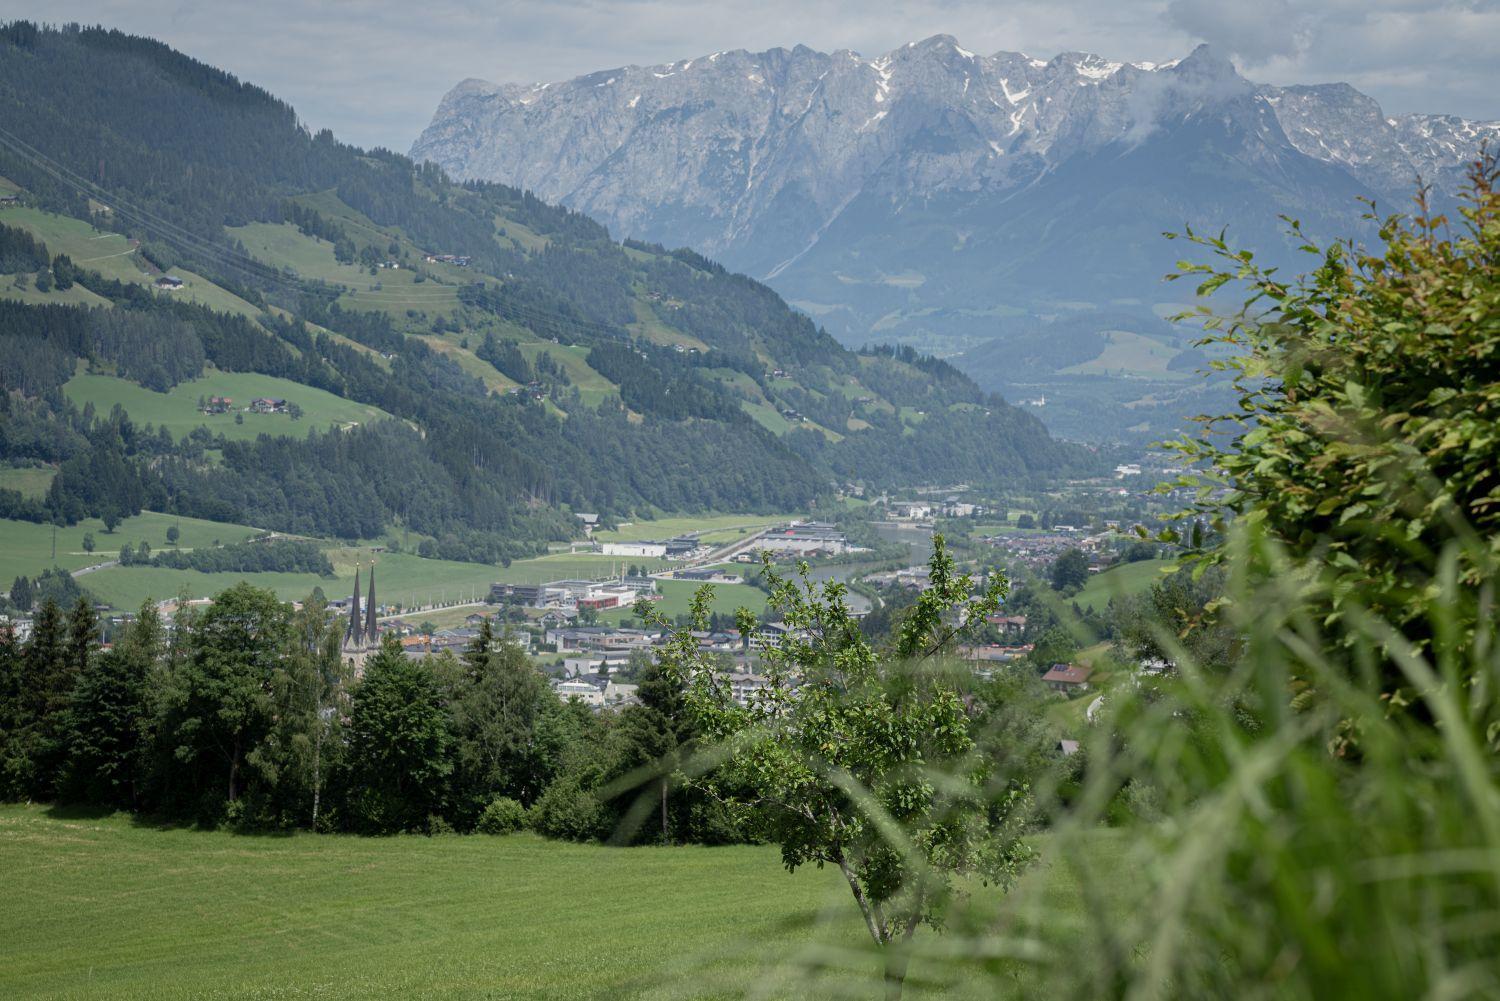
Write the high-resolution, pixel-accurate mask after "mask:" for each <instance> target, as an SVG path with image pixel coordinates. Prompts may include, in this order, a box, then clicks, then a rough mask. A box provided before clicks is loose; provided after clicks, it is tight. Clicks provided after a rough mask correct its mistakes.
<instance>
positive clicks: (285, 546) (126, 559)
mask: <svg viewBox="0 0 1500 1001" xmlns="http://www.w3.org/2000/svg"><path fill="white" fill-rule="evenodd" d="M120 564H121V565H122V566H127V567H129V566H152V567H168V568H170V569H172V570H199V571H201V572H203V573H315V574H318V575H320V576H323V577H332V576H333V563H332V562H331V561H330V560H329V559H328V555H327V554H326V553H324V552H323V550H321V549H319V548H318V546H317V545H316V544H315V543H312V542H307V541H305V540H300V539H274V540H268V541H254V540H252V541H250V542H236V543H233V544H231V545H227V546H210V547H208V548H195V549H189V550H187V551H183V550H181V549H164V550H160V551H158V552H154V553H153V552H152V551H151V547H150V546H149V545H147V544H146V543H145V542H144V541H143V542H141V543H140V544H139V545H137V546H131V545H129V544H128V543H127V544H126V545H124V546H122V547H121V549H120Z"/></svg>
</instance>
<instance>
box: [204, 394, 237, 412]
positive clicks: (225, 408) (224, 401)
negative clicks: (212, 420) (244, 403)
mask: <svg viewBox="0 0 1500 1001" xmlns="http://www.w3.org/2000/svg"><path fill="white" fill-rule="evenodd" d="M232 406H234V400H233V399H231V398H230V397H228V396H210V397H209V398H208V403H206V404H205V405H204V407H203V412H204V413H205V414H227V413H229V408H230V407H232Z"/></svg>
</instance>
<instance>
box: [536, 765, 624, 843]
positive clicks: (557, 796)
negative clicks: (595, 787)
mask: <svg viewBox="0 0 1500 1001" xmlns="http://www.w3.org/2000/svg"><path fill="white" fill-rule="evenodd" d="M528 819H529V821H530V825H531V828H532V830H534V831H536V832H537V833H539V834H545V835H547V836H548V837H552V838H567V839H568V840H570V841H596V840H600V839H602V838H605V837H607V836H608V835H609V833H610V832H609V815H608V813H607V812H606V811H605V809H604V805H603V804H602V803H600V802H599V797H597V796H595V795H594V794H593V793H592V792H590V791H589V790H587V789H585V788H583V786H582V785H580V784H579V782H578V780H577V779H576V778H574V777H572V776H565V777H563V778H560V779H558V780H557V781H556V782H554V783H552V785H550V786H548V787H547V791H546V792H544V793H543V794H542V796H541V798H540V799H538V800H537V801H536V802H535V803H534V804H532V807H531V811H530V815H529V818H528Z"/></svg>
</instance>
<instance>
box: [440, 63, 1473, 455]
mask: <svg viewBox="0 0 1500 1001" xmlns="http://www.w3.org/2000/svg"><path fill="white" fill-rule="evenodd" d="M1497 140H1500V123H1495V122H1470V121H1464V120H1462V119H1458V118H1454V117H1449V116H1444V115H1403V116H1397V117H1392V116H1388V115H1387V114H1385V113H1384V112H1383V111H1382V110H1381V108H1380V107H1379V105H1377V104H1376V102H1375V101H1373V100H1372V99H1370V98H1369V97H1367V96H1365V95H1363V94H1361V93H1360V92H1359V91H1357V90H1355V89H1353V88H1352V87H1349V86H1347V85H1345V84H1328V85H1318V86H1291V87H1273V86H1266V85H1258V84H1255V83H1253V82H1251V81H1249V80H1246V79H1245V78H1243V77H1242V76H1240V75H1239V73H1238V72H1236V70H1235V68H1234V67H1233V65H1231V63H1230V62H1229V61H1228V60H1226V59H1223V58H1220V57H1219V56H1217V55H1216V54H1215V53H1214V52H1212V51H1210V50H1209V49H1207V48H1206V47H1200V48H1199V49H1197V50H1196V51H1194V52H1193V53H1192V54H1191V55H1189V56H1188V57H1187V58H1185V59H1182V60H1180V61H1175V62H1172V63H1167V64H1162V65H1153V64H1150V63H1127V62H1111V61H1109V60H1106V59H1104V58H1102V57H1100V56H1097V55H1089V54H1084V53H1078V52H1065V53H1062V54H1061V55H1058V56H1056V57H1055V58H1052V59H1050V60H1041V59H1033V58H1030V57H1029V56H1026V55H1024V54H1021V53H1017V52H999V53H996V54H994V55H990V56H986V55H980V54H977V53H974V52H970V51H967V50H966V49H964V48H963V47H961V46H960V45H959V43H958V42H957V41H956V40H955V39H953V38H951V37H949V36H946V35H938V36H935V37H932V38H929V39H927V40H925V41H922V42H914V43H911V44H908V45H906V46H903V47H901V48H898V49H896V50H894V51H892V52H888V53H886V54H884V55H881V56H878V57H875V58H866V57H864V56H861V55H859V54H857V53H854V52H850V51H847V50H844V51H838V52H834V53H824V52H816V51H813V50H811V49H809V48H806V47H802V46H798V47H797V48H795V49H792V50H790V51H788V50H786V49H771V50H769V51H766V52H746V51H734V52H718V53H714V54H712V55H709V56H704V57H701V58H695V59H688V60H684V61H680V62H676V63H672V64H668V65H662V66H651V67H639V66H629V67H624V68H620V69H611V70H605V71H601V72H598V73H593V74H590V75H588V76H583V77H579V78H577V79H574V80H570V81H566V82H562V83H554V84H545V85H517V84H506V85H503V86H497V85H494V84H490V83H485V82H483V81H479V80H466V81H464V82H462V83H460V84H459V85H458V86H456V87H455V88H454V89H453V90H452V91H451V92H450V93H449V94H448V95H447V97H445V98H444V99H443V101H442V103H441V105H440V106H439V107H438V109H437V112H436V114H435V115H434V116H433V119H432V122H431V125H430V126H429V127H428V128H427V130H426V131H425V132H424V133H423V134H422V136H421V137H420V138H419V139H418V140H417V142H416V144H415V145H414V146H413V147H412V151H411V152H412V156H413V157H414V158H415V159H417V160H419V161H422V160H428V161H432V162H434V163H437V164H439V165H441V166H442V167H443V168H444V169H445V170H446V171H448V172H449V173H450V174H451V175H452V176H454V177H458V178H463V179H482V180H487V181H497V182H503V183H506V184H512V185H517V186H520V187H523V188H526V189H529V190H532V191H535V192H536V193H537V194H538V195H539V196H541V197H543V198H546V199H548V200H550V201H555V202H558V203H560V204H563V205H567V206H570V207H572V208H575V209H578V210H580V211H583V212H587V213H589V214H590V215H591V216H592V217H594V218H596V219H598V220H600V221H601V222H603V223H604V224H605V225H607V226H609V227H610V229H611V230H612V231H613V232H616V233H618V234H625V235H632V236H634V237H637V238H640V239H644V240H648V241H662V240H668V239H670V240H672V241H676V242H686V243H688V244H690V245H692V246H694V247H696V248H698V249H699V250H701V251H703V252H704V253H707V254H710V255H712V256H714V257H716V258H718V259H720V260H723V261H724V262H725V263H726V264H727V265H728V266H730V267H733V268H737V269H742V270H744V271H746V272H747V273H749V274H752V275H755V276H758V277H760V278H761V279H762V280H764V281H766V282H768V283H769V284H770V285H771V286H772V287H774V288H775V289H776V290H777V291H778V292H780V293H781V294H782V295H784V296H785V297H786V298H787V300H788V301H790V302H791V303H792V304H793V305H794V306H796V307H797V308H799V309H801V310H803V311H805V312H806V313H807V314H809V315H811V316H813V317H815V318H816V319H817V321H818V322H819V323H821V324H823V325H824V326H825V327H826V329H827V330H828V331H829V332H830V333H832V334H834V335H835V336H836V337H837V338H838V339H839V340H841V341H842V342H844V343H845V344H849V345H852V346H859V345H864V344H870V343H889V342H898V343H902V344H909V345H913V346H915V347H917V348H919V349H921V350H924V351H930V352H933V353H935V354H938V355H940V356H943V357H951V358H953V360H954V361H955V363H956V364H957V365H958V366H959V367H960V368H962V369H964V370H965V371H967V372H968V373H969V374H970V375H971V376H972V377H973V378H974V379H975V380H976V381H977V382H978V383H979V384H980V385H981V386H983V387H985V388H987V389H991V390H996V391H1000V392H1003V393H1004V394H1005V395H1006V396H1007V398H1009V399H1012V400H1013V401H1028V402H1030V403H1031V405H1032V406H1034V407H1036V408H1037V409H1036V412H1037V413H1039V414H1041V415H1042V416H1043V417H1044V418H1045V419H1046V420H1047V422H1048V424H1049V425H1051V426H1052V427H1053V429H1054V430H1057V431H1060V432H1063V433H1065V434H1067V435H1069V436H1072V437H1078V438H1085V439H1095V440H1110V439H1122V438H1123V439H1136V440H1140V439H1144V438H1148V437H1151V436H1159V435H1161V434H1163V433H1165V432H1167V431H1170V430H1171V429H1172V428H1173V427H1174V426H1177V425H1178V423H1179V422H1180V421H1181V419H1182V418H1183V417H1184V416H1186V415H1189V414H1192V413H1196V412H1199V410H1201V408H1202V406H1203V405H1204V404H1205V403H1207V402H1209V398H1210V397H1211V396H1212V394H1213V392H1214V390H1213V389H1212V387H1209V388H1207V389H1205V388H1204V386H1203V384H1202V381H1201V380H1200V379H1199V378H1198V377H1197V375H1196V374H1195V373H1196V372H1197V371H1198V370H1199V369H1201V368H1202V367H1203V363H1204V358H1203V357H1202V355H1201V354H1200V353H1199V352H1197V351H1196V350H1193V349H1191V347H1190V341H1191V340H1192V331H1190V330H1187V331H1185V330H1182V329H1174V328H1173V326H1172V325H1170V324H1169V323H1167V322H1165V320H1164V319H1163V317H1165V316H1169V315H1171V314H1173V313H1175V312H1177V311H1178V310H1179V309H1181V307H1182V306H1183V305H1186V304H1188V300H1189V299H1190V295H1191V293H1190V290H1188V289H1186V288H1180V287H1178V286H1164V285H1163V282H1162V279H1163V276H1164V275H1165V274H1167V273H1168V272H1170V271H1172V270H1173V268H1174V265H1175V262H1176V261H1177V260H1178V259H1179V258H1181V257H1183V256H1185V253H1184V247H1183V244H1181V243H1176V244H1174V243H1171V242H1169V241H1167V240H1165V239H1163V236H1162V230H1163V228H1164V227H1173V228H1177V229H1179V230H1181V229H1182V228H1183V227H1186V226H1192V227H1193V228H1195V229H1200V230H1204V231H1212V232H1215V233H1216V232H1218V231H1219V230H1220V229H1221V228H1224V227H1227V228H1228V232H1229V237H1230V239H1231V241H1232V242H1234V243H1235V244H1236V245H1238V246H1242V247H1247V248H1249V249H1252V250H1254V251H1255V252H1256V254H1257V259H1260V260H1267V259H1268V260H1270V261H1272V262H1273V263H1276V264H1278V265H1281V266H1283V267H1287V268H1291V269H1295V270H1307V269H1308V263H1307V262H1308V260H1309V259H1308V258H1307V257H1306V256H1305V255H1300V254H1298V253H1297V252H1296V248H1297V246H1298V245H1299V243H1300V241H1298V240H1295V239H1293V238H1291V237H1289V236H1288V234H1287V232H1286V230H1285V227H1284V226H1282V225H1280V224H1279V223H1278V222H1277V218H1278V216H1279V215H1285V216H1289V217H1292V218H1295V219H1297V220H1299V221H1300V222H1301V223H1302V225H1303V227H1304V230H1305V232H1306V233H1307V234H1308V235H1310V236H1312V237H1313V238H1315V239H1327V238H1329V237H1331V236H1332V235H1334V234H1339V235H1346V234H1361V235H1363V236H1366V237H1371V238H1373V236H1374V231H1373V229H1372V228H1371V226H1370V225H1369V223H1368V222H1367V221H1366V220H1365V219H1364V218H1363V216H1364V214H1365V213H1366V212H1367V206H1366V205H1365V204H1363V203H1362V202H1361V199H1372V200H1375V201H1376V202H1377V204H1378V206H1379V207H1380V208H1381V209H1382V210H1383V211H1393V210H1406V209H1408V208H1409V207H1410V204H1411V201H1410V199H1411V192H1412V190H1413V187H1414V182H1415V180H1416V179H1417V178H1418V177H1420V178H1421V179H1422V180H1424V181H1425V182H1427V183H1429V184H1430V185H1432V187H1433V191H1434V197H1435V200H1436V201H1437V203H1438V205H1439V207H1442V206H1444V205H1448V204H1451V201H1452V198H1453V196H1454V195H1455V194H1456V193H1457V191H1458V190H1459V188H1460V186H1461V184H1462V183H1463V177H1464V173H1463V172H1464V168H1465V166H1466V165H1467V164H1468V163H1470V162H1471V161H1473V160H1474V159H1475V158H1476V157H1477V155H1478V153H1479V151H1480V148H1481V146H1482V144H1483V143H1484V142H1486V141H1489V142H1490V143H1492V144H1493V143H1494V142H1496V141H1497ZM1174 223H1175V227H1174ZM1205 394H1207V395H1205Z"/></svg>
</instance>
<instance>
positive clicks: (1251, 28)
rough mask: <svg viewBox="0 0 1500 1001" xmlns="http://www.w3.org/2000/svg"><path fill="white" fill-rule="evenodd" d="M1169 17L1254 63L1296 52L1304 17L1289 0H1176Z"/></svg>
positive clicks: (1218, 46) (1208, 41)
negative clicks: (1256, 0)
mask: <svg viewBox="0 0 1500 1001" xmlns="http://www.w3.org/2000/svg"><path fill="white" fill-rule="evenodd" d="M1166 17H1167V21H1168V22H1169V23H1170V24H1171V25H1172V26H1173V27H1176V28H1178V29H1180V30H1182V31H1184V32H1186V33H1187V34H1189V35H1192V36H1193V37H1195V38H1201V39H1202V40H1203V41H1205V42H1207V43H1208V44H1210V45H1212V46H1213V47H1215V48H1216V49H1219V50H1220V51H1221V52H1226V53H1230V54H1232V55H1236V56H1240V57H1241V58H1242V59H1244V60H1245V61H1247V62H1249V63H1252V64H1254V63H1264V62H1266V61H1267V60H1269V59H1271V58H1273V57H1275V56H1290V55H1294V54H1295V53H1296V52H1297V51H1298V49H1299V40H1298V34H1299V32H1298V25H1299V23H1300V22H1301V21H1302V20H1303V19H1302V18H1301V17H1300V16H1299V15H1298V13H1297V12H1296V11H1295V10H1293V9H1292V5H1291V3H1289V2H1288V0H1262V2H1259V3H1225V2H1223V0H1172V2H1171V3H1169V4H1168V5H1167V10H1166Z"/></svg>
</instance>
